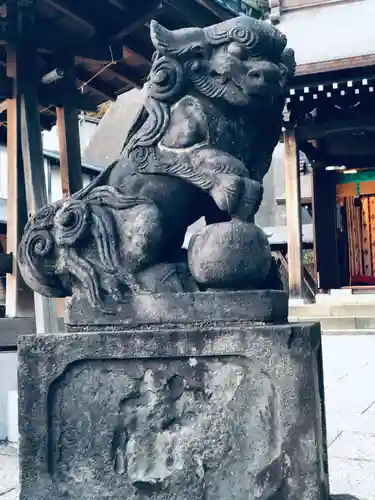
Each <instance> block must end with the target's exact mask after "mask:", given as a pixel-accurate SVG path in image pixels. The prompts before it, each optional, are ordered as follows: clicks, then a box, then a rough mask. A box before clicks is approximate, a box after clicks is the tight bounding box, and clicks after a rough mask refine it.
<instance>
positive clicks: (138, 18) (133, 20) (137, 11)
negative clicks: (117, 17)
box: [111, 2, 165, 42]
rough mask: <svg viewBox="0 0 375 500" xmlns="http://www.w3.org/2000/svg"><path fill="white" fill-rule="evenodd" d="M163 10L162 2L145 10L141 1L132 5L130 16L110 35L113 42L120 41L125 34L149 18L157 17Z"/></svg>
mask: <svg viewBox="0 0 375 500" xmlns="http://www.w3.org/2000/svg"><path fill="white" fill-rule="evenodd" d="M164 11H165V5H164V2H159V3H158V4H157V5H156V6H155V7H154V8H153V9H151V10H148V9H147V12H145V9H144V6H143V4H142V3H141V2H139V3H137V4H136V5H134V8H133V9H132V10H131V13H130V17H129V18H127V19H126V22H125V20H124V27H123V28H122V29H121V30H120V31H118V32H117V33H115V34H114V35H112V36H111V40H112V41H113V42H120V41H121V40H122V39H123V38H124V37H125V36H126V35H129V34H130V33H132V32H133V31H136V30H137V29H138V28H140V27H142V26H144V25H145V24H146V23H147V22H149V21H151V19H155V18H157V17H159V16H160V15H161V14H163V12H164Z"/></svg>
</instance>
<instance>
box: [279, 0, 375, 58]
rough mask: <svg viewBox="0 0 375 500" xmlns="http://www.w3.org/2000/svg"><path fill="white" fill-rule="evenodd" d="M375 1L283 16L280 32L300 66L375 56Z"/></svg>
mask: <svg viewBox="0 0 375 500" xmlns="http://www.w3.org/2000/svg"><path fill="white" fill-rule="evenodd" d="M374 18H375V0H357V1H353V0H349V1H346V2H345V1H343V2H338V3H336V2H334V3H331V4H328V5H320V6H317V7H311V8H304V9H296V10H293V11H290V12H283V13H282V14H281V18H280V23H279V24H278V26H277V27H278V28H279V29H280V30H281V31H282V32H283V33H285V34H286V35H287V37H288V45H289V46H290V47H292V48H293V49H294V50H295V53H296V60H297V64H311V63H316V62H323V61H330V60H334V59H343V58H346V57H358V56H363V55H366V54H367V55H368V54H374V53H375V30H374Z"/></svg>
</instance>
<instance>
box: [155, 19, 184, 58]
mask: <svg viewBox="0 0 375 500" xmlns="http://www.w3.org/2000/svg"><path fill="white" fill-rule="evenodd" d="M150 32H151V41H152V43H153V45H154V47H155V49H156V50H157V51H158V52H159V53H160V54H162V55H167V54H175V53H178V52H179V48H180V47H179V44H178V40H176V39H175V36H174V35H173V32H172V31H169V30H168V29H167V28H164V26H162V25H161V24H159V23H158V22H157V21H155V20H152V21H151V23H150Z"/></svg>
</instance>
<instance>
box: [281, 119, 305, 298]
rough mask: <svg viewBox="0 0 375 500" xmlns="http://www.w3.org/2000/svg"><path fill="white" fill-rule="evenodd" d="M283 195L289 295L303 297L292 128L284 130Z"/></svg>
mask: <svg viewBox="0 0 375 500" xmlns="http://www.w3.org/2000/svg"><path fill="white" fill-rule="evenodd" d="M284 148H285V196H286V221H287V228H288V271H289V297H290V298H291V299H302V298H303V252H302V250H303V243H302V223H301V189H300V173H299V150H298V147H297V143H296V136H295V130H294V128H287V129H286V130H285V132H284Z"/></svg>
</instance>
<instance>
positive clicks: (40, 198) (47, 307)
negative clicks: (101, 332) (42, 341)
mask: <svg viewBox="0 0 375 500" xmlns="http://www.w3.org/2000/svg"><path fill="white" fill-rule="evenodd" d="M16 21H17V24H16V26H15V31H16V33H15V34H16V37H15V39H16V40H17V51H16V56H17V67H18V72H17V75H16V79H15V81H16V82H17V101H19V105H20V121H21V147H22V160H23V168H24V177H25V191H26V200H27V209H28V212H29V213H31V214H34V213H35V212H36V211H37V210H39V209H40V208H42V207H43V206H45V205H46V204H47V202H48V199H47V192H46V180H45V174H44V157H43V148H42V136H41V130H40V114H39V110H38V105H39V102H38V97H37V88H38V86H39V74H38V65H37V50H36V37H35V30H36V25H35V1H33V0H29V1H28V2H27V3H24V4H23V5H22V6H20V4H19V2H17V7H16ZM34 304H35V318H36V327H37V332H38V333H52V332H56V331H57V329H58V325H57V314H56V300H54V299H50V298H47V297H42V296H41V295H39V294H37V293H35V294H34Z"/></svg>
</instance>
